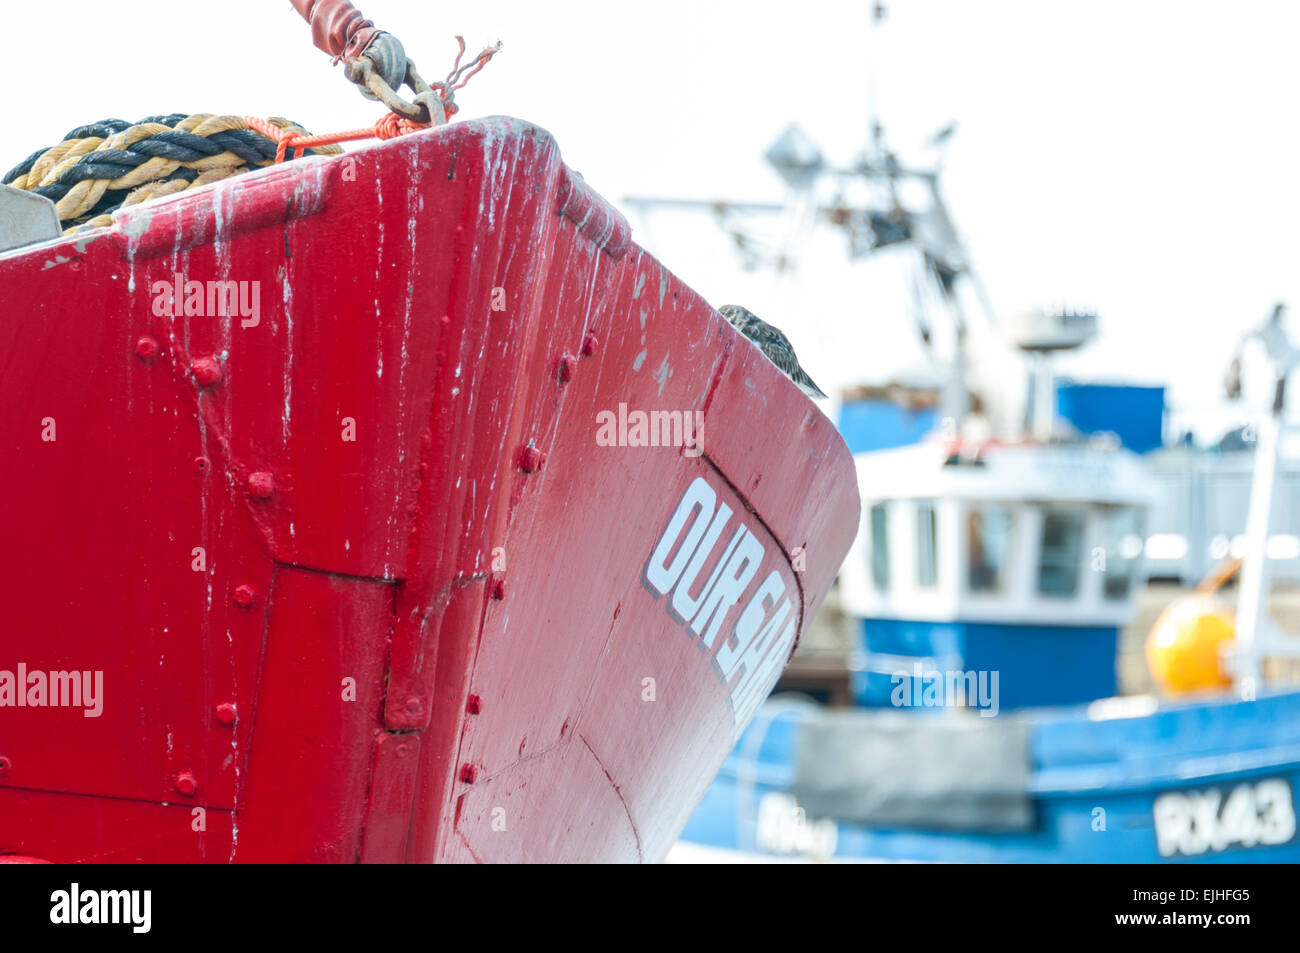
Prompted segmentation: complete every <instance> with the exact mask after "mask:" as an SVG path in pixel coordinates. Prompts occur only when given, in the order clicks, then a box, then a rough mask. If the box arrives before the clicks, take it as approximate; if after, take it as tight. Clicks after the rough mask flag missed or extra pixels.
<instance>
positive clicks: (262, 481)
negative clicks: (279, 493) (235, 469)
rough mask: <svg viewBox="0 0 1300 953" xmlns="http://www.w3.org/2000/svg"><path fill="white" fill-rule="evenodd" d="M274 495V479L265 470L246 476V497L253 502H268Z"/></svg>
mask: <svg viewBox="0 0 1300 953" xmlns="http://www.w3.org/2000/svg"><path fill="white" fill-rule="evenodd" d="M274 493H275V477H274V476H272V475H271V474H270V473H267V472H266V471H265V470H258V471H257V472H256V473H250V474H249V475H248V495H249V496H251V497H252V498H253V499H255V500H269V499H270V498H271V497H272V495H273V494H274Z"/></svg>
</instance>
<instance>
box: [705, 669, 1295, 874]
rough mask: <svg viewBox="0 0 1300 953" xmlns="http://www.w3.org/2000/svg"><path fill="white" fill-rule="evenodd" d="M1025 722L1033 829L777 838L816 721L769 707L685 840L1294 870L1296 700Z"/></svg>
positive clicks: (811, 825) (1063, 713)
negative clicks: (802, 726) (780, 811)
mask: <svg viewBox="0 0 1300 953" xmlns="http://www.w3.org/2000/svg"><path fill="white" fill-rule="evenodd" d="M1024 714H1025V717H1026V718H1027V719H1028V723H1029V749H1028V750H1029V758H1030V766H1029V767H1030V770H1029V774H1028V778H1029V781H1028V785H1027V794H1028V797H1029V799H1030V803H1031V805H1032V823H1031V824H1030V825H1029V827H1028V829H1025V830H1018V831H1015V832H1007V833H995V832H987V831H961V830H952V831H937V830H933V831H923V830H899V829H882V828H875V827H870V826H867V825H863V824H859V823H850V822H845V821H834V820H827V819H817V818H808V819H804V818H802V817H800V818H799V819H798V820H797V821H794V820H792V821H789V822H786V823H780V824H777V825H775V827H776V829H775V831H774V830H773V825H771V824H770V823H768V821H770V819H771V817H772V803H773V798H772V796H773V795H776V800H777V801H778V802H779V803H780V804H789V806H791V807H792V808H793V806H794V802H793V800H789V799H788V798H789V792H790V791H791V790H792V789H793V787H794V785H795V780H796V778H795V775H796V768H795V764H796V755H797V751H796V746H797V744H798V736H799V730H798V729H799V723H800V721H801V720H804V719H808V718H815V717H817V712H816V711H815V710H814V709H811V708H809V707H806V706H798V707H788V706H786V705H783V704H782V703H781V702H780V701H779V700H773V701H769V702H768V705H767V707H766V708H765V709H764V711H762V712H760V714H759V717H758V718H757V719H756V720H755V722H754V724H753V725H752V726H751V727H750V728H749V730H748V731H747V732H746V734H745V736H744V737H742V738H741V740H740V741H739V743H738V744H737V746H736V748H735V750H734V751H733V752H732V754H731V756H730V757H729V758H728V759H727V762H726V763H725V764H724V765H723V768H722V771H721V772H720V774H719V776H718V778H717V779H716V780H715V781H714V783H713V785H712V786H711V787H710V788H709V790H708V792H707V793H706V794H705V797H704V799H703V800H702V802H701V803H700V805H699V807H698V808H697V810H696V811H695V813H694V815H693V816H692V817H691V819H690V822H689V823H688V824H687V827H686V830H685V831H684V832H683V834H682V840H683V841H687V842H690V843H695V844H700V845H706V846H711V847H717V848H726V849H730V850H736V851H743V852H745V853H753V854H768V855H776V856H780V855H785V856H797V855H800V854H803V855H807V854H821V855H827V854H829V855H832V856H833V857H834V858H835V859H860V860H867V859H872V860H912V861H947V862H1004V863H1016V862H1040V863H1041V862H1065V863H1188V862H1195V863H1207V862H1208V863H1213V862H1237V863H1240V862H1258V863H1296V862H1300V840H1297V837H1296V831H1295V828H1296V824H1295V799H1294V793H1293V792H1294V791H1295V790H1296V787H1297V785H1300V693H1295V692H1291V693H1286V694H1277V695H1271V696H1266V697H1263V698H1260V699H1259V700H1257V701H1253V702H1243V701H1238V700H1235V699H1230V698H1216V699H1209V700H1200V701H1197V702H1193V703H1183V704H1176V705H1168V706H1164V707H1162V708H1160V709H1159V710H1157V711H1155V712H1153V713H1150V714H1146V715H1142V716H1139V717H1126V718H1115V719H1112V720H1101V721H1097V720H1091V719H1090V718H1089V717H1088V714H1087V709H1086V708H1083V707H1075V708H1067V709H1044V710H1034V711H1031V712H1027V713H1024ZM918 717H922V718H923V717H926V716H924V715H919V716H918ZM969 717H977V716H969ZM765 798H766V799H767V800H766V801H765ZM1158 801H1159V803H1157V802H1158ZM764 804H766V805H767V807H766V810H764ZM1157 810H1159V811H1160V812H1161V818H1162V820H1161V822H1160V824H1159V825H1157V821H1156V813H1157ZM760 813H764V814H765V817H766V820H765V821H764V823H763V824H762V825H760V822H759V820H758V818H759V816H760ZM1158 826H1159V831H1158V830H1157V827H1158Z"/></svg>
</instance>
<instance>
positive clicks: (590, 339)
mask: <svg viewBox="0 0 1300 953" xmlns="http://www.w3.org/2000/svg"><path fill="white" fill-rule="evenodd" d="M599 343H600V341H599V340H598V339H597V337H596V335H594V334H588V335H587V336H586V337H585V338H583V339H582V356H583V357H591V355H593V354H595V353H596V345H597V344H599Z"/></svg>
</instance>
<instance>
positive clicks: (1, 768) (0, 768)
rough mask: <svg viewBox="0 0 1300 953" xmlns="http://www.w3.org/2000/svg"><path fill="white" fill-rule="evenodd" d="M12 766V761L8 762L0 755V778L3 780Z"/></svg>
mask: <svg viewBox="0 0 1300 953" xmlns="http://www.w3.org/2000/svg"><path fill="white" fill-rule="evenodd" d="M13 766H14V765H13V762H12V761H10V760H9V759H8V758H6V757H5V756H4V755H2V754H0V778H3V777H4V776H5V775H6V774H8V773H9V769H10V768H12V767H13Z"/></svg>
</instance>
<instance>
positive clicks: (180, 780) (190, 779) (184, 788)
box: [172, 771, 199, 797]
mask: <svg viewBox="0 0 1300 953" xmlns="http://www.w3.org/2000/svg"><path fill="white" fill-rule="evenodd" d="M172 787H174V788H175V789H176V790H177V791H179V792H180V793H181V794H184V795H185V796H186V797H189V796H190V795H191V794H193V793H194V792H195V791H197V790H198V789H199V782H198V781H196V780H194V772H193V771H178V772H177V773H176V776H175V778H173V779H172Z"/></svg>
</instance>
